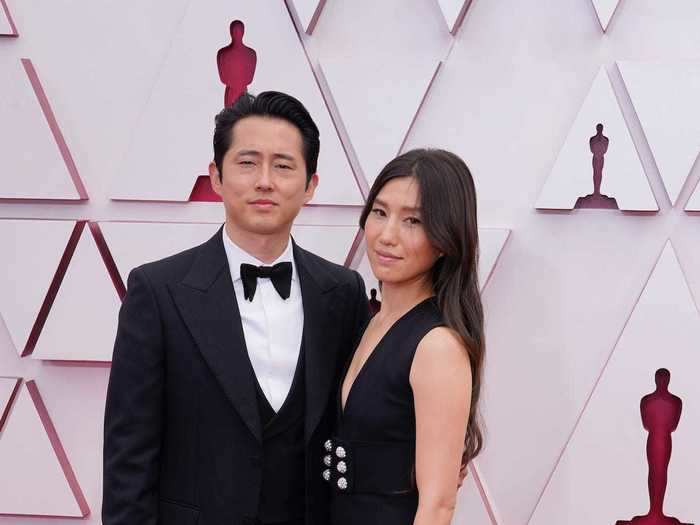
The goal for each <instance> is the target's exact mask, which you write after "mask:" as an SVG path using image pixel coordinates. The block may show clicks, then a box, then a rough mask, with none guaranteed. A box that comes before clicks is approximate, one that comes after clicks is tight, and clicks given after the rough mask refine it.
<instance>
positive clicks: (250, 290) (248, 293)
mask: <svg viewBox="0 0 700 525" xmlns="http://www.w3.org/2000/svg"><path fill="white" fill-rule="evenodd" d="M258 278H260V279H270V281H272V286H274V287H275V290H277V293H278V294H280V297H281V298H282V299H289V294H290V293H291V291H292V263H290V262H281V263H277V264H275V265H274V266H253V265H252V264H241V281H242V283H243V297H244V298H245V299H246V300H248V301H252V300H253V297H255V290H256V289H257V287H258Z"/></svg>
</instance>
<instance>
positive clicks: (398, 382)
mask: <svg viewBox="0 0 700 525" xmlns="http://www.w3.org/2000/svg"><path fill="white" fill-rule="evenodd" d="M443 324H444V322H443V319H442V315H441V314H440V310H439V309H438V307H437V303H436V301H435V299H434V298H430V299H427V300H425V301H423V302H421V303H419V304H417V305H416V306H415V307H414V308H412V309H411V310H410V311H409V312H407V313H406V314H405V315H404V316H403V317H401V318H400V319H399V320H398V321H396V323H394V325H393V326H392V327H391V328H390V329H389V330H388V331H387V333H386V334H385V335H384V337H383V338H382V339H381V340H380V341H379V343H378V344H377V346H376V347H375V348H374V349H373V351H372V353H371V354H370V356H369V357H368V358H367V360H366V361H365V363H364V365H363V367H362V368H361V369H360V372H359V373H358V375H357V377H356V378H355V381H354V383H353V384H352V386H351V388H350V391H349V393H348V396H347V399H346V401H345V409H344V410H341V393H340V391H341V389H339V392H338V397H337V407H338V411H337V420H336V433H335V436H336V437H335V441H336V442H340V443H341V445H335V443H333V444H332V445H331V448H332V451H331V453H332V454H335V455H336V456H338V454H337V452H338V451H337V446H342V443H345V444H346V445H347V448H345V447H344V448H343V450H342V454H341V455H344V456H345V458H346V459H347V460H348V461H349V463H350V464H351V466H352V468H351V469H349V471H348V473H347V474H348V476H346V477H345V481H344V482H343V483H347V488H345V489H342V488H341V487H340V485H339V481H340V478H339V476H338V475H337V473H333V475H332V477H331V479H330V481H329V482H328V483H329V484H331V483H333V489H334V491H333V503H332V509H331V514H332V519H331V524H332V525H355V524H358V523H361V524H362V525H375V524H376V525H412V524H413V521H414V518H415V514H416V509H417V508H418V491H417V488H416V485H415V474H414V473H415V452H414V451H415V445H416V415H415V409H414V405H413V391H412V389H411V384H410V373H411V365H412V363H413V357H414V356H415V353H416V348H417V347H418V344H419V343H420V341H421V339H423V337H424V336H425V335H426V334H427V333H428V332H429V331H430V330H432V329H433V328H435V327H437V326H441V325H443ZM349 365H350V359H349V360H348V363H347V365H346V368H345V370H346V372H347V367H348V366H349ZM382 450H384V453H382ZM389 450H392V451H391V452H389ZM319 464H321V462H319ZM333 465H334V466H335V467H336V470H337V465H336V462H335V460H334V463H333ZM323 468H324V467H323V466H322V467H319V472H321V470H322V469H323Z"/></svg>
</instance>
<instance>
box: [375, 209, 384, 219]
mask: <svg viewBox="0 0 700 525" xmlns="http://www.w3.org/2000/svg"><path fill="white" fill-rule="evenodd" d="M372 213H374V214H375V215H377V216H379V217H384V216H386V213H384V210H382V209H381V208H372Z"/></svg>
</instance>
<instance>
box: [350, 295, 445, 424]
mask: <svg viewBox="0 0 700 525" xmlns="http://www.w3.org/2000/svg"><path fill="white" fill-rule="evenodd" d="M434 297H435V296H430V297H428V298H426V299H423V300H422V301H420V302H419V303H416V304H415V305H413V306H412V307H411V308H410V309H409V310H407V311H406V312H405V313H404V314H403V315H401V317H399V318H398V319H397V320H396V321H394V322H393V323H392V324H391V326H389V328H387V330H386V332H384V335H382V337H381V338H380V339H379V341H378V342H377V344H376V345H374V348H372V351H371V352H370V354H369V355H368V356H367V359H365V362H364V363H362V366H361V367H360V370H359V371H358V372H357V375H356V376H355V379H353V381H352V383H350V387H349V388H348V395H347V397H346V398H345V404H343V385H344V384H345V379H346V378H347V374H348V371H349V370H350V366H351V365H352V361H353V359H354V358H355V353H356V352H357V349H358V348H359V346H360V343H362V338H363V337H364V335H365V331H366V330H367V327H368V326H369V323H370V321H371V319H370V320H368V321H367V323H365V326H364V328H363V329H362V334H361V335H360V338H359V340H358V341H357V344H356V345H355V349H354V350H353V352H352V354H351V355H350V359H348V361H347V363H346V364H345V370H343V375H342V376H341V377H342V380H341V381H340V388H339V389H338V405H339V409H340V415H341V417H343V416H345V414H346V413H347V408H348V404H349V402H350V398H351V397H352V393H353V391H354V390H355V386H356V384H357V382H358V380H359V379H361V378H362V375H363V373H364V371H365V369H366V368H367V366H368V365H369V364H370V362H371V361H372V359H373V358H374V355H375V354H376V353H377V350H380V349H381V347H382V345H383V344H384V342H385V341H386V338H387V337H388V336H389V334H390V333H391V332H392V331H393V330H394V329H395V328H396V327H397V326H398V325H399V324H400V323H402V322H403V321H405V320H406V319H407V318H409V317H410V316H411V315H412V314H413V313H414V312H415V311H417V310H418V308H419V307H420V306H422V305H423V304H425V303H427V302H428V301H431V300H433V299H434Z"/></svg>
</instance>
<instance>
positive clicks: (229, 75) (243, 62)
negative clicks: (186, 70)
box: [189, 20, 258, 202]
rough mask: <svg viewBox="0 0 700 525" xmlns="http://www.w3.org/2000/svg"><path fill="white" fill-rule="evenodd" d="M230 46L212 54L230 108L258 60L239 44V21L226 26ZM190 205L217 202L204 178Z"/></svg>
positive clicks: (243, 88)
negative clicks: (229, 37) (192, 203)
mask: <svg viewBox="0 0 700 525" xmlns="http://www.w3.org/2000/svg"><path fill="white" fill-rule="evenodd" d="M229 31H230V32H231V43H230V44H229V45H227V46H225V47H222V48H221V49H219V51H218V52H217V53H216V66H217V68H218V70H219V79H221V82H223V84H224V85H225V86H226V90H225V91H224V105H225V106H230V105H231V104H232V103H233V102H234V101H235V100H236V99H237V98H238V97H240V96H241V95H242V94H243V93H245V91H246V88H247V87H248V84H250V83H251V82H252V81H253V76H254V75H255V66H256V65H257V62H258V58H257V54H256V53H255V50H254V49H251V48H249V47H248V46H246V45H245V44H243V33H244V32H245V27H244V25H243V22H241V21H240V20H234V21H233V22H231V25H230V27H229ZM189 201H190V202H221V197H219V196H218V195H217V194H216V192H215V191H214V190H213V189H212V187H211V181H210V180H209V176H208V175H200V176H199V177H197V180H196V181H195V183H194V186H193V188H192V192H191V193H190V198H189Z"/></svg>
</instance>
